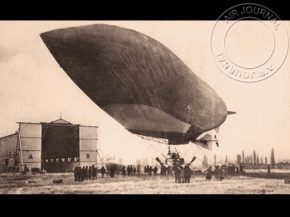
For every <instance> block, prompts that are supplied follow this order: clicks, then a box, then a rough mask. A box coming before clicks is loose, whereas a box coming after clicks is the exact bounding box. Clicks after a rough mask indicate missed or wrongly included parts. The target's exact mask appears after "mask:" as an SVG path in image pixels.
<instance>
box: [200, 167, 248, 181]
mask: <svg viewBox="0 0 290 217" xmlns="http://www.w3.org/2000/svg"><path fill="white" fill-rule="evenodd" d="M244 173H245V171H244V168H243V166H242V165H240V167H237V166H234V165H229V166H227V165H222V166H219V165H216V166H215V168H214V170H213V169H212V167H209V168H208V169H207V170H206V176H205V178H206V180H208V181H210V180H211V179H212V176H214V177H215V178H216V179H217V180H220V181H222V180H223V179H224V178H225V177H226V176H234V175H239V174H244Z"/></svg>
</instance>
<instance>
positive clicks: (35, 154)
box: [0, 118, 98, 172]
mask: <svg viewBox="0 0 290 217" xmlns="http://www.w3.org/2000/svg"><path fill="white" fill-rule="evenodd" d="M18 124H19V128H18V131H17V132H16V133H14V134H11V135H8V136H5V137H3V138H0V172H9V171H12V170H13V169H16V170H18V171H23V170H29V171H31V169H32V168H37V169H39V170H46V171H47V172H66V171H71V170H73V169H74V167H75V166H91V165H94V164H96V163H97V156H98V149H97V148H98V127H97V126H83V125H78V124H72V123H69V122H68V121H65V120H63V119H62V118H60V119H58V120H56V121H52V122H50V123H29V122H19V123H18Z"/></svg>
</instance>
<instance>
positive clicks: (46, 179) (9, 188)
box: [0, 173, 290, 194]
mask: <svg viewBox="0 0 290 217" xmlns="http://www.w3.org/2000/svg"><path fill="white" fill-rule="evenodd" d="M56 179H62V180H63V184H53V180H56ZM0 194H290V184H284V180H274V179H261V178H252V177H242V176H240V177H238V176H236V177H231V178H226V179H224V180H223V181H218V180H215V179H213V180H212V181H210V182H209V181H206V180H205V178H204V176H194V177H192V179H191V183H189V184H188V183H186V184H185V183H184V184H176V183H175V182H174V177H173V176H172V177H161V176H156V177H148V176H141V177H121V176H118V177H115V178H109V177H105V178H103V179H102V178H98V179H97V180H87V181H84V182H82V183H76V182H74V180H73V174H72V173H61V174H60V173H58V174H38V175H16V176H13V175H12V174H2V175H0Z"/></svg>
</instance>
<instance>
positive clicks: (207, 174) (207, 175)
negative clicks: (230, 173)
mask: <svg viewBox="0 0 290 217" xmlns="http://www.w3.org/2000/svg"><path fill="white" fill-rule="evenodd" d="M211 177H212V169H211V167H209V168H208V169H207V173H206V176H205V179H206V180H208V181H210V180H211Z"/></svg>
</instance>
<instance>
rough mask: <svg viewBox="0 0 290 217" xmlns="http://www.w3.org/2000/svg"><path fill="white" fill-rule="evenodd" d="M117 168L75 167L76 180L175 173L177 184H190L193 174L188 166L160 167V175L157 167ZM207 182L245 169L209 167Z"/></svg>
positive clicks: (239, 172)
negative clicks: (99, 175)
mask: <svg viewBox="0 0 290 217" xmlns="http://www.w3.org/2000/svg"><path fill="white" fill-rule="evenodd" d="M117 170H118V169H117V166H116V165H111V166H109V167H107V168H105V167H104V166H102V167H101V169H100V170H98V167H94V166H84V167H75V170H74V179H75V181H76V182H82V181H84V180H89V179H97V176H98V172H100V173H101V177H102V178H104V176H105V175H108V176H110V177H112V178H113V177H115V174H116V173H118V174H121V175H122V176H140V175H145V176H156V175H159V174H160V175H161V176H168V175H169V176H170V175H172V174H173V172H174V176H175V183H190V179H191V176H192V174H193V171H192V170H191V168H190V167H189V165H188V164H186V165H185V166H181V165H178V166H174V167H172V168H171V166H167V167H166V166H164V165H161V166H160V172H159V173H158V171H159V169H158V167H157V166H154V167H153V166H150V165H146V166H145V167H144V173H142V172H141V165H137V166H133V165H128V166H127V167H126V166H122V167H121V169H119V171H117ZM205 172H206V176H205V178H206V180H208V181H210V180H211V179H212V177H213V176H214V177H215V178H216V179H217V180H220V181H222V180H223V179H224V178H225V177H226V176H233V175H236V174H241V173H243V172H244V171H243V168H242V166H240V168H238V167H236V166H225V165H223V166H219V165H216V166H215V167H214V169H212V167H209V168H208V169H207V170H206V171H205Z"/></svg>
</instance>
